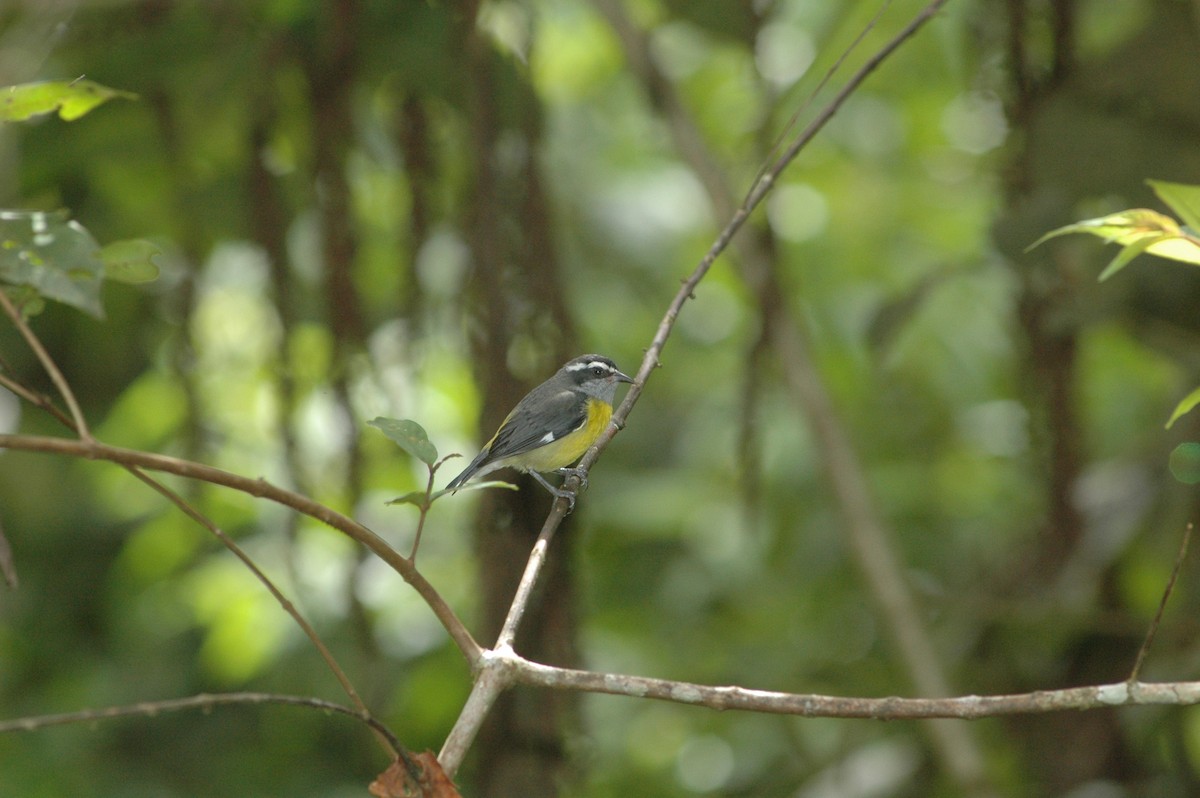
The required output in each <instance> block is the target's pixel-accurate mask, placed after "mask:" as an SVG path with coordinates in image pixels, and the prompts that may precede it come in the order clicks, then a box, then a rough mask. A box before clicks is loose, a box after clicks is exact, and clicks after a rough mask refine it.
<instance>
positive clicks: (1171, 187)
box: [1146, 180, 1200, 231]
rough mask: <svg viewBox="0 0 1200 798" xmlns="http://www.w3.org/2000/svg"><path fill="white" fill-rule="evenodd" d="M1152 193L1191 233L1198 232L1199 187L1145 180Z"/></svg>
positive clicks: (1199, 225) (1199, 211) (1199, 227)
mask: <svg viewBox="0 0 1200 798" xmlns="http://www.w3.org/2000/svg"><path fill="white" fill-rule="evenodd" d="M1146 182H1147V183H1149V184H1150V188H1152V189H1154V193H1155V194H1157V195H1158V196H1159V198H1160V199H1161V200H1162V201H1163V202H1165V203H1166V204H1167V206H1168V207H1170V209H1171V210H1173V211H1175V213H1177V214H1179V218H1180V219H1181V220H1183V223H1184V224H1186V225H1187V226H1188V227H1190V228H1192V230H1193V231H1196V230H1200V186H1191V185H1188V184H1186V183H1168V182H1166V181H1164V180H1147V181H1146Z"/></svg>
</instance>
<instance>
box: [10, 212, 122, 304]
mask: <svg viewBox="0 0 1200 798" xmlns="http://www.w3.org/2000/svg"><path fill="white" fill-rule="evenodd" d="M99 255H100V245H99V244H97V243H96V239H94V238H92V234H91V233H89V232H88V231H87V230H86V229H84V227H83V226H82V225H81V224H79V223H78V222H76V221H73V220H71V219H68V218H67V215H66V214H65V213H62V212H57V213H43V212H41V211H0V282H3V283H7V284H9V285H17V286H28V287H30V288H32V289H33V290H35V291H36V292H37V293H38V295H40V296H42V297H45V298H46V299H54V300H57V301H59V302H63V303H65V304H67V305H71V306H73V307H76V308H79V309H80V310H83V311H85V312H87V313H90V314H91V315H93V316H95V317H97V318H102V317H103V316H104V309H103V308H102V307H101V306H100V285H101V282H102V280H103V277H104V263H103V262H102V261H101V260H100V257H99Z"/></svg>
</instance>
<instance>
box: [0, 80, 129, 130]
mask: <svg viewBox="0 0 1200 798" xmlns="http://www.w3.org/2000/svg"><path fill="white" fill-rule="evenodd" d="M117 97H120V98H123V99H126V100H135V99H137V95H136V94H131V93H129V92H127V91H121V90H119V89H110V88H109V87H108V86H102V85H100V84H99V83H95V82H93V81H90V80H70V81H67V80H51V81H45V82H43V83H22V84H20V85H18V86H5V87H2V88H0V122H21V121H24V120H26V119H30V118H32V117H35V116H40V115H41V114H49V113H53V112H55V111H57V112H58V115H59V116H60V117H62V118H63V119H65V120H67V121H68V122H70V121H73V120H75V119H78V118H79V117H81V116H83V115H84V114H86V113H87V112H88V111H91V110H92V109H93V108H96V107H97V106H99V105H102V104H103V103H106V102H108V101H109V100H111V99H114V98H117Z"/></svg>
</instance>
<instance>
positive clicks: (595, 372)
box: [592, 366, 604, 377]
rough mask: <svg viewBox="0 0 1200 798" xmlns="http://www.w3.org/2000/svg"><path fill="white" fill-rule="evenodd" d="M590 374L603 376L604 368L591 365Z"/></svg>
mask: <svg viewBox="0 0 1200 798" xmlns="http://www.w3.org/2000/svg"><path fill="white" fill-rule="evenodd" d="M592 375H593V376H596V377H603V376H604V369H602V368H600V367H599V366H593V367H592Z"/></svg>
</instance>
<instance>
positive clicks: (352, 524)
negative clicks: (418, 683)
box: [0, 435, 482, 668]
mask: <svg viewBox="0 0 1200 798" xmlns="http://www.w3.org/2000/svg"><path fill="white" fill-rule="evenodd" d="M0 449H14V450H19V451H26V452H45V453H48V454H62V455H68V456H71V457H82V458H86V459H89V460H108V461H110V462H113V463H117V464H119V465H123V466H129V465H132V466H137V467H140V468H145V469H148V470H150V471H162V472H166V473H168V474H177V475H178V476H181V477H187V478H188V479H197V480H200V481H202V482H209V483H212V484H214V485H222V486H224V487H227V488H231V489H233V490H237V491H241V492H242V493H246V494H249V495H251V496H255V497H258V498H263V499H268V500H269V501H273V502H276V503H277V504H282V505H283V506H285V507H290V508H292V509H293V510H296V511H297V512H300V513H303V514H304V515H307V516H309V517H310V518H315V519H316V520H318V521H320V522H322V523H323V524H326V525H328V526H330V527H332V528H334V529H336V530H337V531H339V532H341V533H342V534H344V535H347V536H349V537H350V538H353V539H354V540H356V541H358V542H359V543H361V544H362V545H364V546H366V547H367V548H368V549H370V550H371V551H372V552H373V553H374V554H375V555H376V556H378V557H379V559H381V560H383V561H384V562H385V563H387V564H388V565H390V566H391V567H392V569H393V570H395V571H396V573H398V574H400V576H401V577H403V579H404V581H406V582H408V583H409V584H410V585H411V586H412V587H413V589H415V590H416V591H417V593H418V594H420V596H421V598H423V599H424V600H425V603H426V604H428V605H429V608H430V609H431V610H433V613H434V615H436V616H437V618H438V620H439V621H441V623H442V626H443V627H445V629H446V631H447V632H448V633H449V635H450V637H451V639H452V640H454V643H455V645H457V646H458V648H459V650H460V651H461V652H462V653H463V656H464V657H466V659H467V663H468V664H469V665H470V666H471V667H472V668H474V667H475V665H476V663H477V662H478V661H479V657H480V654H481V653H482V648H481V647H480V646H479V644H478V643H477V642H475V638H473V637H472V636H471V633H470V632H469V631H467V628H466V627H465V626H464V625H463V623H462V621H461V620H459V618H458V616H457V615H455V613H454V610H452V609H451V608H450V606H449V605H448V604H446V601H445V599H443V598H442V597H441V594H439V593H438V592H437V590H436V589H435V588H434V587H433V585H431V584H430V583H429V581H428V580H427V579H425V577H424V576H422V575H421V573H420V572H418V571H417V569H416V568H415V567H414V566H413V564H412V563H411V562H409V561H408V559H406V558H405V557H404V556H403V555H402V554H400V553H399V552H397V551H396V550H395V549H393V548H392V547H391V546H390V545H388V543H387V541H385V540H384V539H383V538H381V537H379V536H378V535H376V534H375V533H374V532H372V531H371V530H370V529H367V528H366V527H365V526H363V525H362V524H360V523H358V522H357V521H355V520H354V519H352V518H349V517H348V516H345V515H342V514H341V513H339V512H337V511H335V510H332V509H330V508H329V507H326V506H325V505H323V504H321V503H320V502H318V501H316V500H314V499H310V498H309V497H307V496H303V495H301V494H299V493H294V492H292V491H290V490H286V489H284V488H280V487H277V486H275V485H272V484H271V483H270V482H267V481H266V480H265V479H250V478H249V477H243V476H241V475H239V474H233V473H231V472H229V471H223V470H222V469H219V468H213V467H212V466H207V465H204V464H202V463H196V462H193V461H190V460H181V459H179V458H176V457H167V456H166V455H161V454H153V453H151V452H140V451H136V450H134V449H123V448H121V447H118V446H109V445H108V444H104V443H100V442H99V441H95V440H92V441H74V440H68V439H66V438H51V437H44V436H39V435H0Z"/></svg>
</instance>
